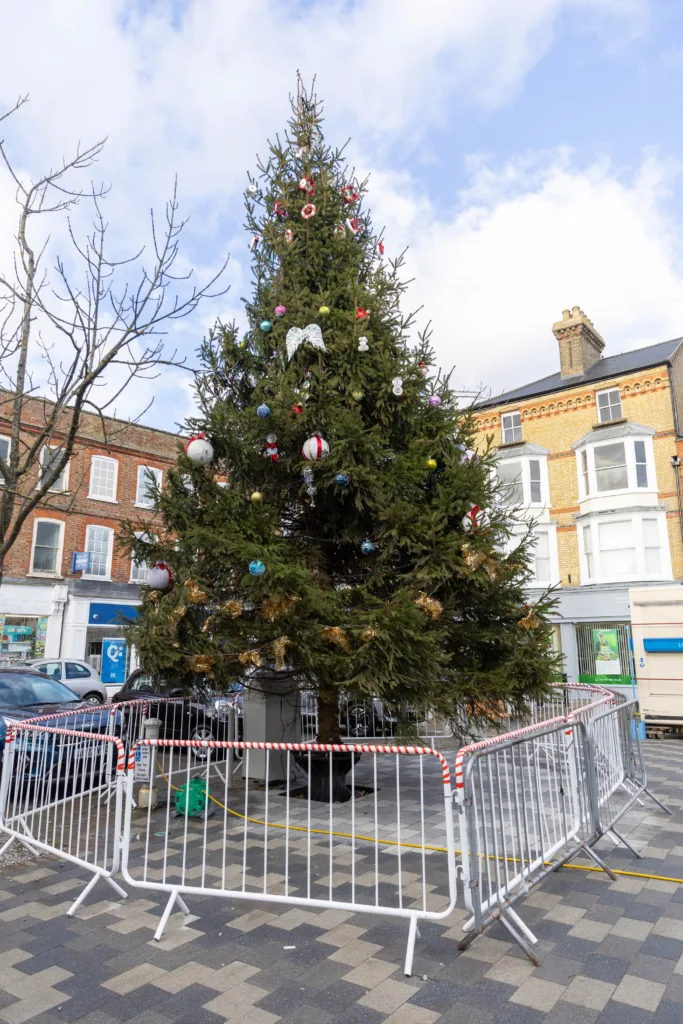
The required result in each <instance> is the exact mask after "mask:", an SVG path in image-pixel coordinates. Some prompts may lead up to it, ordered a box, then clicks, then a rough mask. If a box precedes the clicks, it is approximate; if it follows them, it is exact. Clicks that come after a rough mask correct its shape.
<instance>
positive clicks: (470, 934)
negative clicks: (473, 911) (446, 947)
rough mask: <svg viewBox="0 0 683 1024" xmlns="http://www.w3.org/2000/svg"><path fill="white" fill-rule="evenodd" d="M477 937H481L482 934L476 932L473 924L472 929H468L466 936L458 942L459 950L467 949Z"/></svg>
mask: <svg viewBox="0 0 683 1024" xmlns="http://www.w3.org/2000/svg"><path fill="white" fill-rule="evenodd" d="M477 935H481V932H478V931H475V929H474V924H472V928H471V929H468V931H467V932H466V933H465V935H464V936H463V937H462V938H461V939H460V941H459V942H458V949H460V950H463V949H467V947H468V946H471V945H472V943H473V942H474V940H475V939H476V937H477Z"/></svg>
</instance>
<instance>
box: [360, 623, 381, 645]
mask: <svg viewBox="0 0 683 1024" xmlns="http://www.w3.org/2000/svg"><path fill="white" fill-rule="evenodd" d="M378 635H379V634H378V631H377V630H376V629H375V627H374V626H368V628H367V629H364V630H363V632H362V633H361V640H364V641H365V643H368V642H369V641H370V640H375V639H376V638H377V636H378Z"/></svg>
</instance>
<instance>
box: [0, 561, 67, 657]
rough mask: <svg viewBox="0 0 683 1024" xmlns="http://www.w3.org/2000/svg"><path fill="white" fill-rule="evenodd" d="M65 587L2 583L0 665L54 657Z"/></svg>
mask: <svg viewBox="0 0 683 1024" xmlns="http://www.w3.org/2000/svg"><path fill="white" fill-rule="evenodd" d="M65 600H66V587H63V586H55V585H54V584H52V583H50V584H47V585H45V584H30V583H19V582H14V581H11V580H10V581H8V580H5V581H3V583H2V586H1V587H0V665H5V666H6V665H21V664H22V663H24V662H27V661H29V660H30V659H31V658H43V657H51V656H55V657H56V656H57V655H58V653H59V639H60V633H61V625H62V613H63V609H64V602H65Z"/></svg>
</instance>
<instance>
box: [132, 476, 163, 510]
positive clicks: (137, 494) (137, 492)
mask: <svg viewBox="0 0 683 1024" xmlns="http://www.w3.org/2000/svg"><path fill="white" fill-rule="evenodd" d="M143 471H144V472H145V473H147V472H149V473H153V474H154V476H155V479H156V481H157V486H158V488H159V490H161V488H162V485H163V480H164V471H163V469H159V468H158V467H157V466H138V468H137V473H136V476H135V503H134V504H135V508H154V502H153V501H152V502H143V501H140V490H141V488H140V475H141V473H142V472H143ZM142 479H143V481H144V476H143V477H142Z"/></svg>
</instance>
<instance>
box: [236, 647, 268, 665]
mask: <svg viewBox="0 0 683 1024" xmlns="http://www.w3.org/2000/svg"><path fill="white" fill-rule="evenodd" d="M237 660H238V661H239V663H240V665H253V666H254V668H260V667H261V665H262V664H263V658H262V657H261V655H260V654H259V652H258V651H242V653H241V654H240V655H239V656H238V658H237Z"/></svg>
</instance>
